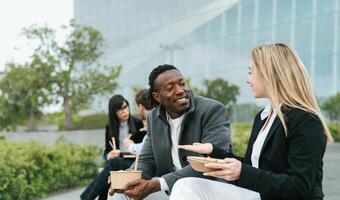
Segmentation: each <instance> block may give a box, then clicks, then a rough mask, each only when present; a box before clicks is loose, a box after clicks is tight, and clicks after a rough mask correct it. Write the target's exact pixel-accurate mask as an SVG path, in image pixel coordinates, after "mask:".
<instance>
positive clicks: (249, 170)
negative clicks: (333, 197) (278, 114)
mask: <svg viewBox="0 0 340 200" xmlns="http://www.w3.org/2000/svg"><path fill="white" fill-rule="evenodd" d="M292 123H294V125H291V126H290V127H289V125H288V138H287V142H288V144H287V145H288V154H287V156H288V169H287V171H286V172H285V173H273V172H270V171H264V170H261V169H257V168H254V167H252V166H250V165H247V164H242V170H241V176H240V179H239V180H238V181H237V182H236V185H238V186H240V187H244V188H247V189H250V190H254V191H257V192H259V193H260V194H261V196H265V197H266V198H268V199H276V198H278V199H310V194H311V190H312V187H313V185H314V182H315V179H316V176H317V173H318V169H319V167H320V166H322V158H323V154H324V151H325V148H326V137H325V135H324V133H323V127H322V124H321V122H320V121H319V119H317V118H316V117H314V116H312V115H310V114H304V115H303V116H300V118H299V119H295V120H292ZM287 124H288V123H287ZM273 164H275V163H273Z"/></svg>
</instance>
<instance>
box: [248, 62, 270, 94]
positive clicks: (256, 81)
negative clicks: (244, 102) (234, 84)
mask: <svg viewBox="0 0 340 200" xmlns="http://www.w3.org/2000/svg"><path fill="white" fill-rule="evenodd" d="M246 82H247V84H248V85H249V86H250V88H251V91H252V93H253V96H254V97H255V98H268V95H267V92H266V87H265V84H264V83H263V80H262V79H261V78H260V77H259V76H258V75H257V72H256V70H255V68H254V64H253V62H252V61H251V62H250V66H249V71H248V78H247V81H246Z"/></svg>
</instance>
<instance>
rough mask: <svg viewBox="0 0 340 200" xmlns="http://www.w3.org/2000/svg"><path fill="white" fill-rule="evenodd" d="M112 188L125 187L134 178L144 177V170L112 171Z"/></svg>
mask: <svg viewBox="0 0 340 200" xmlns="http://www.w3.org/2000/svg"><path fill="white" fill-rule="evenodd" d="M110 178H111V188H112V189H123V187H124V186H125V185H126V184H127V183H129V182H131V181H134V180H137V179H141V178H142V171H123V170H120V171H110Z"/></svg>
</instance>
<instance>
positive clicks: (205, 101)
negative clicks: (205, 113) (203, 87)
mask: <svg viewBox="0 0 340 200" xmlns="http://www.w3.org/2000/svg"><path fill="white" fill-rule="evenodd" d="M193 98H194V101H193V102H194V104H195V107H196V109H197V108H199V109H203V110H210V109H212V108H214V107H221V108H224V106H223V104H222V103H221V102H219V101H216V100H214V99H210V98H207V97H203V96H200V95H194V96H193Z"/></svg>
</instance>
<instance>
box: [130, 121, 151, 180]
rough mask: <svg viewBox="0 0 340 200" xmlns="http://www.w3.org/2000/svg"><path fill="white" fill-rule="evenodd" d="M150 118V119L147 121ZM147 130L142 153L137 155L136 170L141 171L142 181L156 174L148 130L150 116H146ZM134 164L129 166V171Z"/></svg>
mask: <svg viewBox="0 0 340 200" xmlns="http://www.w3.org/2000/svg"><path fill="white" fill-rule="evenodd" d="M149 117H150V119H149ZM147 122H148V130H147V136H145V137H146V138H145V140H144V145H143V147H142V151H141V153H140V155H139V161H138V167H137V168H138V170H141V171H142V178H143V179H151V178H152V177H154V176H155V174H156V165H155V158H154V154H153V147H152V142H151V137H152V136H151V135H152V133H151V131H150V128H149V127H151V124H149V123H150V122H151V115H148V120H147ZM134 165H135V163H133V164H132V165H131V169H133V167H134Z"/></svg>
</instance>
